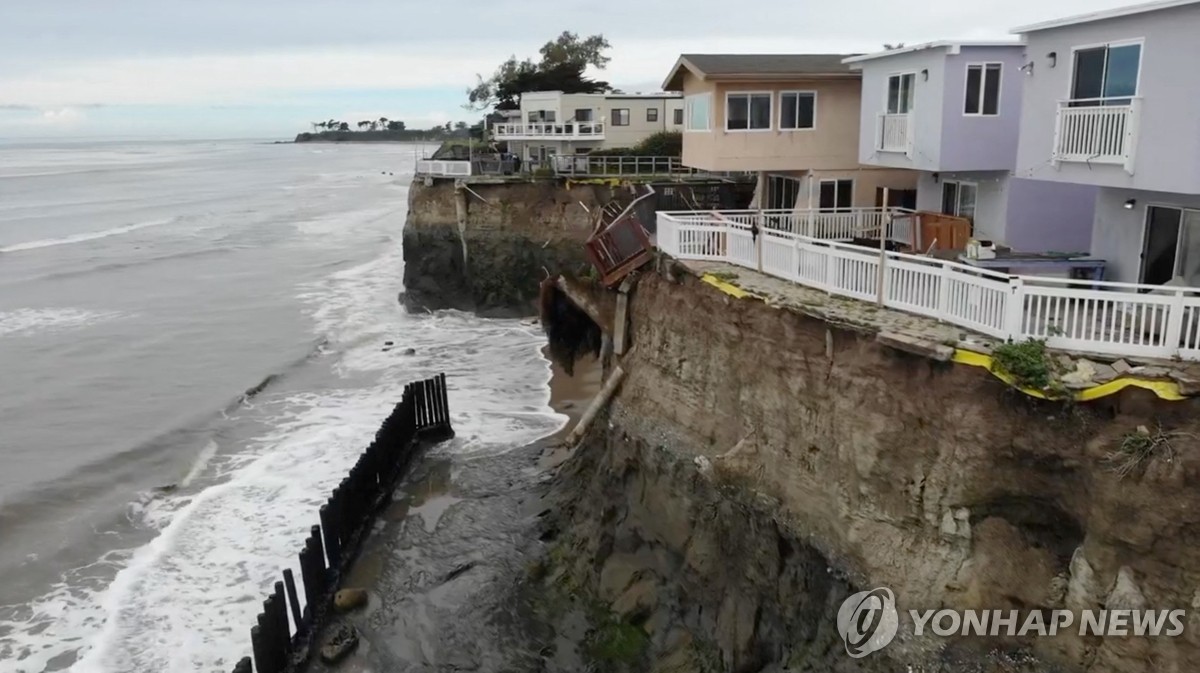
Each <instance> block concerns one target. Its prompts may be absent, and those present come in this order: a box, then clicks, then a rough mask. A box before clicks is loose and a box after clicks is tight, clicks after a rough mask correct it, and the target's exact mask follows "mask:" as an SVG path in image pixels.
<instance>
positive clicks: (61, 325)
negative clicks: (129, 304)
mask: <svg viewBox="0 0 1200 673" xmlns="http://www.w3.org/2000/svg"><path fill="white" fill-rule="evenodd" d="M121 315H122V314H121V313H118V312H115V311H90V310H87V309H82V308H21V309H17V310H15V311H0V337H4V336H8V335H28V334H30V333H37V334H41V333H45V332H49V331H58V330H65V329H76V328H79V327H86V326H88V325H92V324H95V323H98V322H104V321H106V320H112V319H114V318H119V317H121Z"/></svg>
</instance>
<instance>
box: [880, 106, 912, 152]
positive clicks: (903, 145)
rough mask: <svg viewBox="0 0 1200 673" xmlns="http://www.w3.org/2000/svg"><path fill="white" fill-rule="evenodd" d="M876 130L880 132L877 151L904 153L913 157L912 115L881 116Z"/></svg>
mask: <svg viewBox="0 0 1200 673" xmlns="http://www.w3.org/2000/svg"><path fill="white" fill-rule="evenodd" d="M876 128H877V129H878V131H877V133H876V134H875V136H876V139H877V141H878V142H877V143H876V146H875V149H877V150H879V151H880V152H902V153H904V154H906V155H908V156H912V148H913V128H912V113H905V114H881V115H879V122H878V126H877V127H876Z"/></svg>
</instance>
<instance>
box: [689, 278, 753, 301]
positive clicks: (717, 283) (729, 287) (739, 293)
mask: <svg viewBox="0 0 1200 673" xmlns="http://www.w3.org/2000/svg"><path fill="white" fill-rule="evenodd" d="M700 280H703V281H704V282H706V283H708V284H709V285H712V286H713V287H715V288H717V289H718V290H720V291H722V292H724V293H725V294H727V295H729V296H731V297H737V298H738V299H745V298H746V297H752V298H754V299H762V297H760V296H758V295H756V294H754V293H752V292H747V291H745V290H743V289H742V288H740V287H738V286H736V285H734V284H733V283H728V282H725V281H723V280H721V279H720V278H717V277H716V276H714V275H712V274H711V273H706V274H704V275H703V276H701V277H700Z"/></svg>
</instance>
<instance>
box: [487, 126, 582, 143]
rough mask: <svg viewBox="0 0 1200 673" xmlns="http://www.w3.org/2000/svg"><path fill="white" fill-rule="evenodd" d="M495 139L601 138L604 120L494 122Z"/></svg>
mask: <svg viewBox="0 0 1200 673" xmlns="http://www.w3.org/2000/svg"><path fill="white" fill-rule="evenodd" d="M492 133H493V135H494V136H495V137H496V140H538V139H548V140H603V139H604V122H535V123H531V124H496V125H495V126H494V127H492Z"/></svg>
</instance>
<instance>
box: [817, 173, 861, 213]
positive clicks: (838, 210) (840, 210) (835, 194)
mask: <svg viewBox="0 0 1200 673" xmlns="http://www.w3.org/2000/svg"><path fill="white" fill-rule="evenodd" d="M826 182H832V183H833V202H834V204H835V205H834V206H833V207H832V208H821V185H824V184H825V183H826ZM839 182H849V183H850V205H848V206H846V207H845V208H842V207H840V206H838V205H836V204H837V201H838V198H837V197H838V188H837V183H839ZM857 189H858V180H855V179H854V178H821V179H819V180H817V209H818V210H820V211H822V212H827V213H844V212H846V211H849V210H853V209H854V192H855V191H856V190H857Z"/></svg>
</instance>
